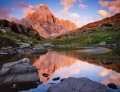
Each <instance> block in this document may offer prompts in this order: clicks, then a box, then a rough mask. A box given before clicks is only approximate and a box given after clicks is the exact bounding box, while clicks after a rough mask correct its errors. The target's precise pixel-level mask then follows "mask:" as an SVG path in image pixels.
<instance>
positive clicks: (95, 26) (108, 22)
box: [56, 13, 120, 38]
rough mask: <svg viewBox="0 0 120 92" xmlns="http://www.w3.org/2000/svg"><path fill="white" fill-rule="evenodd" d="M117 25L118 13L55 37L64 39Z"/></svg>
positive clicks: (119, 18)
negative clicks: (64, 37) (63, 37)
mask: <svg viewBox="0 0 120 92" xmlns="http://www.w3.org/2000/svg"><path fill="white" fill-rule="evenodd" d="M117 23H120V13H117V14H115V15H113V16H111V17H107V18H104V19H102V20H99V21H95V22H92V23H88V24H86V25H84V26H82V27H80V28H78V29H76V30H71V31H69V32H66V33H64V34H61V35H57V36H56V38H61V37H62V36H66V37H69V36H79V35H80V34H82V33H84V32H89V31H91V30H100V29H102V28H101V27H102V26H108V27H112V26H114V25H116V24H117Z"/></svg>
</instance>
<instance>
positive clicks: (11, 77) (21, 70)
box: [0, 58, 40, 89]
mask: <svg viewBox="0 0 120 92" xmlns="http://www.w3.org/2000/svg"><path fill="white" fill-rule="evenodd" d="M36 82H40V79H39V76H38V72H37V68H36V67H35V66H32V65H31V61H30V59H29V58H24V59H22V60H19V61H16V62H11V63H6V64H4V65H3V66H2V68H1V69H0V89H1V88H5V87H9V88H11V87H13V88H14V87H15V88H16V87H18V88H20V86H21V85H24V84H27V85H30V84H31V85H32V84H33V86H34V87H35V85H37V84H36ZM18 85H19V86H18Z"/></svg>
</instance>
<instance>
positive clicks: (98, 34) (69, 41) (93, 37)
mask: <svg viewBox="0 0 120 92" xmlns="http://www.w3.org/2000/svg"><path fill="white" fill-rule="evenodd" d="M101 42H105V43H107V44H120V32H116V31H95V32H92V33H87V34H82V35H80V36H79V37H72V38H66V39H49V40H46V39H44V40H42V41H41V43H51V44H54V45H72V46H85V45H92V44H98V43H101Z"/></svg>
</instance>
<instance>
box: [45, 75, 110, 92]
mask: <svg viewBox="0 0 120 92" xmlns="http://www.w3.org/2000/svg"><path fill="white" fill-rule="evenodd" d="M47 92H109V90H108V89H107V88H106V86H105V85H103V84H101V83H98V82H95V81H92V80H89V79H87V78H84V77H83V78H66V79H64V81H62V82H60V83H58V84H55V85H52V86H51V87H50V88H49V89H48V91H47Z"/></svg>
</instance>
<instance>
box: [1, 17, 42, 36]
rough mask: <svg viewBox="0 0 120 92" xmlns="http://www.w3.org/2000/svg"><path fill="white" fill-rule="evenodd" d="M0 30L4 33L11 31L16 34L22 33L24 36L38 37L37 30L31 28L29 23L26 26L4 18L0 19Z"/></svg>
mask: <svg viewBox="0 0 120 92" xmlns="http://www.w3.org/2000/svg"><path fill="white" fill-rule="evenodd" d="M0 31H1V32H4V33H5V32H11V31H12V32H15V33H18V34H24V35H26V36H36V37H40V36H39V34H38V33H37V31H36V30H35V29H33V28H32V26H30V25H28V26H26V25H22V24H18V23H14V22H9V21H7V20H4V19H0Z"/></svg>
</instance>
